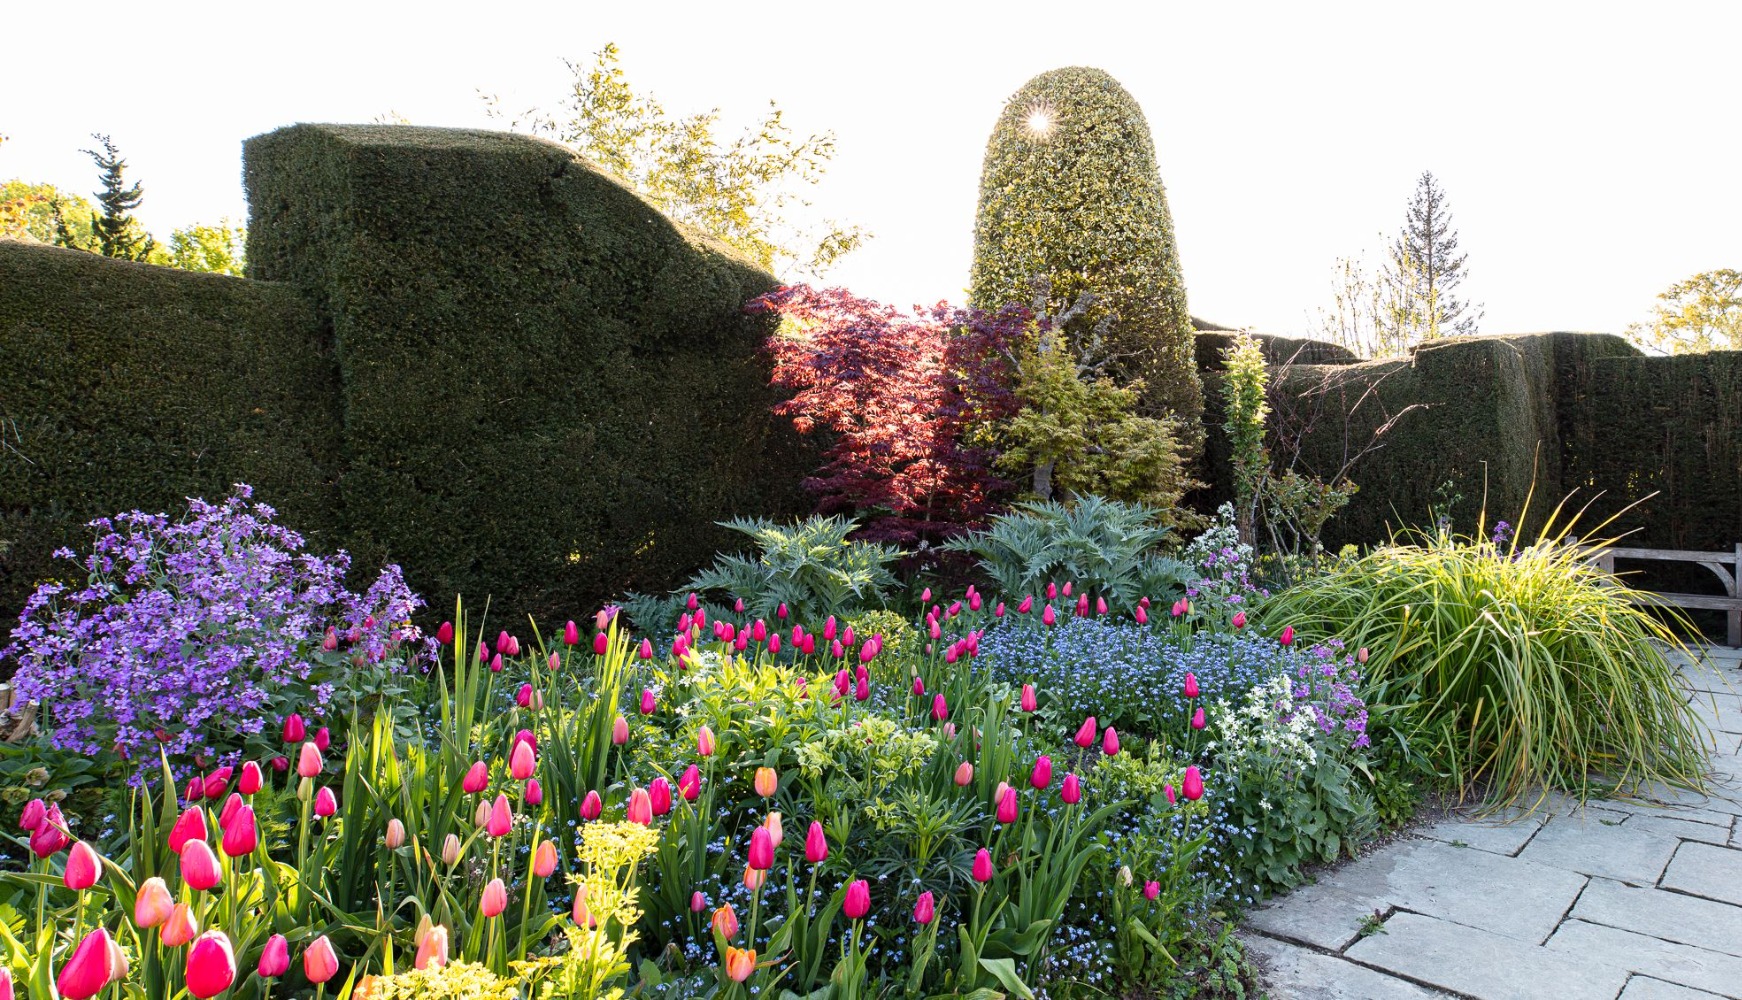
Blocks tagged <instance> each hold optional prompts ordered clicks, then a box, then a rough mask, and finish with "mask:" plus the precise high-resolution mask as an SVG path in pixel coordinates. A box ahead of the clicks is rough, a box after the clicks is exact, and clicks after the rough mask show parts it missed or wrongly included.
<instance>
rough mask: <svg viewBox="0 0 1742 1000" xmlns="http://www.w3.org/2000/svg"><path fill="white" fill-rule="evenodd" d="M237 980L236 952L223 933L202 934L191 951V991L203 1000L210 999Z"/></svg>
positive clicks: (189, 969)
mask: <svg viewBox="0 0 1742 1000" xmlns="http://www.w3.org/2000/svg"><path fill="white" fill-rule="evenodd" d="M235 981H236V952H235V950H234V949H232V948H231V947H230V938H229V936H228V935H226V934H225V933H224V932H223V931H220V930H210V931H207V932H205V933H204V934H201V935H200V937H199V940H197V941H195V942H194V946H193V947H192V948H189V949H188V961H187V976H186V982H187V990H188V992H189V993H191V994H193V995H194V996H195V997H198V998H199V1000H210V998H211V997H215V996H217V995H218V994H220V993H222V992H224V991H225V990H227V989H229V988H230V984H231V983H234V982H235Z"/></svg>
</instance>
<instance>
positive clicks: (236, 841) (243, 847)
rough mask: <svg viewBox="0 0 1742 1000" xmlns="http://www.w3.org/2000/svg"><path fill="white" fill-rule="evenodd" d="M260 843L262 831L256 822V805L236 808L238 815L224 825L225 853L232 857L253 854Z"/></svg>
mask: <svg viewBox="0 0 1742 1000" xmlns="http://www.w3.org/2000/svg"><path fill="white" fill-rule="evenodd" d="M259 843H260V831H259V829H258V828H257V827H256V825H255V822H254V807H253V806H250V805H244V806H242V808H240V809H238V810H236V815H235V816H232V817H231V818H230V822H229V823H228V824H227V825H226V826H225V827H224V837H223V841H222V846H223V848H224V853H225V854H227V855H229V856H230V857H232V858H240V857H245V856H247V855H249V854H253V853H254V848H255V847H256V846H258V845H259Z"/></svg>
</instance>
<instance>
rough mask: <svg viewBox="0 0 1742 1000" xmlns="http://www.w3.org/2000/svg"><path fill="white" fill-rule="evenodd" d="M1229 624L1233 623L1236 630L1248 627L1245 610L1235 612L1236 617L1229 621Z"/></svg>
mask: <svg viewBox="0 0 1742 1000" xmlns="http://www.w3.org/2000/svg"><path fill="white" fill-rule="evenodd" d="M1229 624H1230V625H1233V626H1234V628H1235V629H1236V630H1238V629H1243V628H1245V627H1246V612H1244V611H1236V612H1234V617H1233V619H1232V620H1231V621H1229Z"/></svg>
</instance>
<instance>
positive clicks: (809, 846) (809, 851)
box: [804, 819, 829, 865]
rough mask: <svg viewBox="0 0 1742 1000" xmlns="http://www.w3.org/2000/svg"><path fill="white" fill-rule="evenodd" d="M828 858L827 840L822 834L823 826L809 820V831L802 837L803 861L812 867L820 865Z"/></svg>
mask: <svg viewBox="0 0 1742 1000" xmlns="http://www.w3.org/2000/svg"><path fill="white" fill-rule="evenodd" d="M828 856H829V838H828V837H827V836H826V835H825V834H824V833H823V825H822V824H821V823H819V822H817V821H816V820H814V819H813V820H811V827H810V831H809V832H808V833H806V834H805V837H804V859H805V860H806V861H809V862H810V863H811V864H813V865H818V864H822V863H823V861H824V860H826V859H827V858H828Z"/></svg>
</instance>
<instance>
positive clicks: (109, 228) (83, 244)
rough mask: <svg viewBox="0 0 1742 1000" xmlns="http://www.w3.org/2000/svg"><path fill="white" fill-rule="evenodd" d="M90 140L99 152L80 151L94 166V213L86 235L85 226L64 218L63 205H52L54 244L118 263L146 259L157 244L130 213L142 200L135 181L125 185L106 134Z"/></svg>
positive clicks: (122, 165)
mask: <svg viewBox="0 0 1742 1000" xmlns="http://www.w3.org/2000/svg"><path fill="white" fill-rule="evenodd" d="M91 138H93V139H95V140H97V143H98V144H99V145H101V146H102V147H103V151H102V152H100V153H99V152H97V151H96V150H92V149H85V150H80V152H82V153H84V154H85V155H87V156H89V157H90V158H91V162H93V163H95V164H96V165H97V170H98V173H99V176H100V178H101V183H102V185H103V186H102V190H100V191H97V192H95V195H96V198H97V211H96V212H94V213H92V216H91V221H90V227H89V230H90V231H89V235H86V234H85V233H84V229H85V227H84V226H82V225H79V224H78V223H76V222H73V221H69V220H68V219H67V217H66V212H65V208H64V206H63V205H62V204H61V203H59V202H57V203H56V204H55V242H56V243H58V244H60V245H61V246H65V247H73V248H74V249H78V250H88V251H90V252H91V253H98V254H102V255H103V256H105V257H118V258H120V259H122V260H146V259H149V258H150V257H151V256H152V251H154V250H155V249H156V248H157V241H156V240H153V239H152V238H151V234H149V233H147V232H146V231H145V227H144V226H143V225H141V224H140V222H139V220H138V219H136V218H134V217H133V215H132V212H133V210H134V209H136V208H138V207H139V204H140V202H142V201H144V200H145V195H144V192H143V191H142V190H141V189H140V186H139V182H138V181H135V182H133V184H132V185H128V183H127V161H126V160H124V159H122V158H121V153H120V151H119V150H117V149H116V148H115V143H114V142H112V141H110V139H109V137H108V136H106V135H100V134H99V135H93V136H91Z"/></svg>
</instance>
